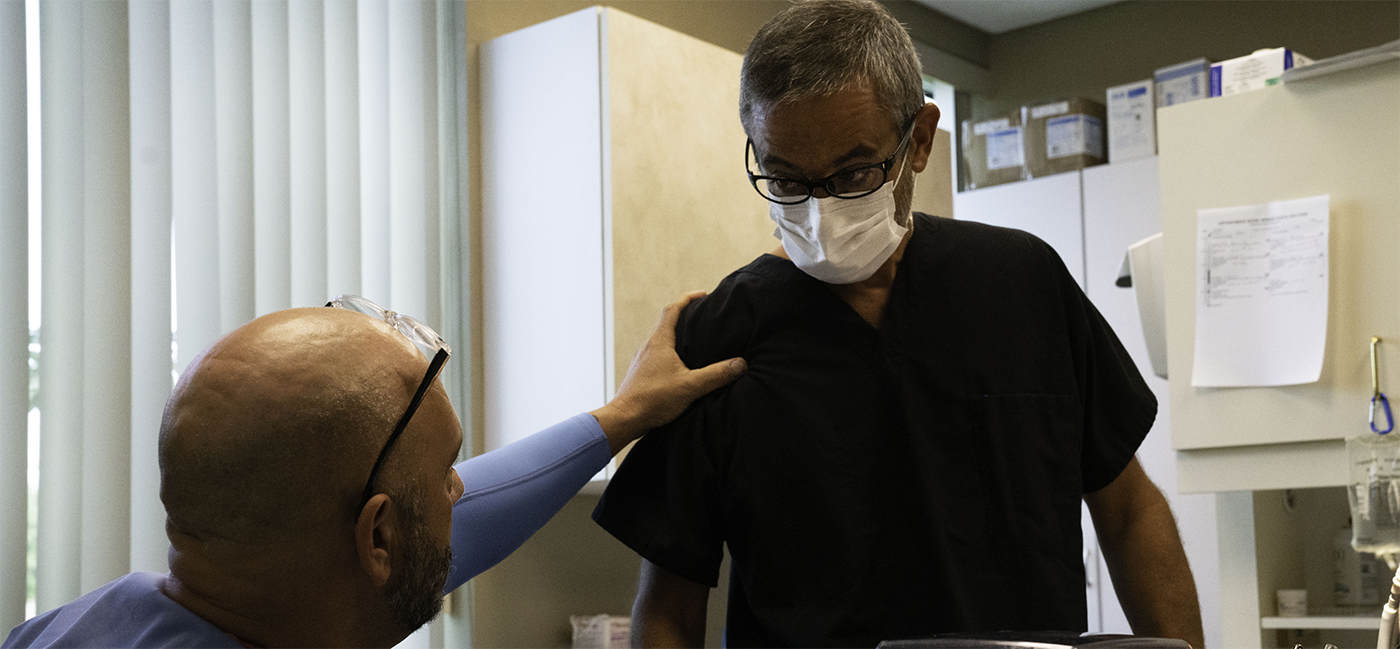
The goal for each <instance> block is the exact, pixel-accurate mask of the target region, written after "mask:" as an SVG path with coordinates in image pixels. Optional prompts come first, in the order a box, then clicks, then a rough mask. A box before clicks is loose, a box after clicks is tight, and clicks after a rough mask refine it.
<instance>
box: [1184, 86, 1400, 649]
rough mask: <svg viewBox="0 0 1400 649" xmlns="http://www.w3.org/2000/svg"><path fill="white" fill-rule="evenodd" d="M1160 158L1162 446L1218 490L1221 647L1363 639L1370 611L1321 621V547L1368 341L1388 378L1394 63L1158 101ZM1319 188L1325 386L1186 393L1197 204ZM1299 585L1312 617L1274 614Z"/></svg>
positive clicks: (1334, 516)
mask: <svg viewBox="0 0 1400 649" xmlns="http://www.w3.org/2000/svg"><path fill="white" fill-rule="evenodd" d="M1316 65H1322V64H1321V63H1319V64H1316ZM1158 149H1159V151H1160V159H1161V180H1162V189H1161V191H1162V220H1163V231H1164V238H1165V246H1166V269H1165V270H1166V297H1167V356H1168V363H1169V367H1170V373H1171V376H1172V382H1171V383H1172V385H1171V404H1172V412H1171V415H1172V437H1173V445H1174V447H1175V448H1176V449H1177V450H1178V454H1177V457H1178V471H1179V475H1180V479H1181V484H1182V486H1183V488H1185V489H1190V490H1194V491H1212V492H1218V496H1217V504H1218V507H1219V525H1220V554H1221V563H1220V565H1221V584H1222V585H1221V589H1222V600H1223V604H1224V608H1223V610H1224V646H1228V647H1259V646H1266V647H1267V646H1275V643H1276V642H1277V638H1276V637H1275V635H1274V633H1275V631H1274V630H1273V629H1299V628H1303V629H1313V630H1319V629H1322V630H1324V631H1323V632H1329V631H1326V630H1335V629H1357V630H1358V631H1356V633H1360V634H1362V635H1363V636H1364V635H1366V634H1367V633H1369V634H1370V635H1369V637H1370V642H1371V643H1374V638H1375V635H1374V632H1373V630H1374V629H1375V628H1376V624H1377V618H1378V617H1379V613H1380V607H1379V606H1375V607H1371V608H1370V609H1369V611H1362V612H1363V613H1368V614H1369V615H1370V616H1371V618H1370V619H1357V618H1346V617H1343V616H1328V615H1326V611H1325V609H1327V608H1329V605H1330V603H1331V599H1332V597H1331V596H1332V592H1331V588H1330V586H1331V583H1330V579H1327V578H1326V577H1327V573H1328V572H1329V569H1330V563H1331V560H1332V557H1331V554H1330V543H1329V542H1328V541H1327V539H1330V538H1331V536H1330V535H1331V534H1334V533H1336V531H1337V530H1338V529H1340V522H1341V521H1344V520H1345V514H1346V506H1345V503H1346V498H1345V495H1344V494H1343V492H1342V490H1341V489H1340V487H1342V486H1344V485H1345V484H1346V482H1347V465H1346V451H1345V444H1344V440H1345V438H1346V437H1349V436H1352V435H1359V434H1370V427H1369V426H1368V423H1367V414H1368V402H1369V400H1370V396H1371V376H1370V362H1369V361H1370V339H1371V336H1380V337H1381V338H1382V339H1384V340H1385V341H1386V342H1384V343H1383V344H1382V345H1381V348H1380V373H1381V377H1380V380H1381V385H1382V387H1383V388H1384V389H1388V390H1392V391H1393V390H1395V388H1394V387H1393V386H1396V385H1400V383H1397V381H1400V301H1397V299H1396V287H1397V286H1400V255H1397V252H1396V251H1397V246H1400V62H1396V61H1394V60H1391V61H1390V62H1387V63H1380V64H1376V65H1371V66H1369V67H1363V68H1359V69H1354V70H1348V71H1342V72H1336V73H1333V74H1327V75H1323V76H1317V77H1313V78H1311V79H1307V80H1303V81H1299V82H1297V83H1289V84H1285V85H1281V86H1274V87H1270V88H1265V89H1263V90H1258V91H1254V92H1250V93H1245V94H1241V95H1235V96H1230V97H1223V98H1215V99H1210V100H1208V101H1199V102H1192V103H1188V104H1182V105H1180V106H1173V107H1170V108H1166V109H1163V110H1161V111H1159V113H1158ZM1320 194H1328V195H1330V197H1331V201H1330V203H1331V227H1330V233H1331V236H1330V251H1329V260H1330V269H1329V273H1328V277H1329V280H1328V285H1329V286H1328V289H1329V307H1328V317H1327V338H1326V354H1325V357H1324V361H1323V366H1322V373H1321V378H1320V379H1319V380H1318V381H1317V382H1316V383H1310V384H1306V385H1295V386H1281V387H1243V388H1195V387H1192V386H1191V382H1190V379H1191V371H1192V362H1193V357H1194V353H1193V352H1194V344H1195V314H1196V299H1195V295H1196V290H1197V285H1196V213H1197V211H1198V210H1200V209H1204V208H1214V207H1230V206H1236V205H1248V204H1255V203H1263V202H1268V201H1275V200H1288V199H1296V198H1304V197H1308V196H1315V195H1320ZM1323 488H1326V489H1323ZM1294 489H1306V491H1299V492H1296V493H1288V492H1287V491H1286V490H1294ZM1314 501H1316V503H1317V504H1316V507H1315V509H1313V510H1312V511H1315V512H1316V513H1312V514H1309V513H1307V512H1309V507H1311V506H1312V504H1313V502H1314ZM1319 536H1320V537H1321V539H1322V540H1320V541H1319V539H1318V537H1319ZM1309 548H1311V550H1310V549H1309ZM1319 563H1320V564H1322V565H1320V566H1319V565H1318V564H1319ZM1317 573H1323V574H1322V575H1320V576H1319V575H1318V574H1317ZM1305 585H1306V586H1307V587H1308V590H1309V598H1308V599H1309V609H1310V611H1318V610H1319V609H1323V613H1324V615H1321V616H1319V615H1316V614H1315V615H1314V616H1312V617H1310V618H1307V619H1302V620H1296V619H1294V620H1289V619H1281V618H1277V617H1274V613H1275V589H1278V588H1301V587H1304V586H1305ZM1311 644H1315V643H1311ZM1338 644H1345V642H1338ZM1286 646H1292V644H1291V642H1290V643H1286Z"/></svg>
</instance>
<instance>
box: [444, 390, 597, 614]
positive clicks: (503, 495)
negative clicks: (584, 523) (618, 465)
mask: <svg viewBox="0 0 1400 649" xmlns="http://www.w3.org/2000/svg"><path fill="white" fill-rule="evenodd" d="M610 459H612V452H611V450H610V449H609V448H608V438H607V437H606V436H604V435H603V429H602V428H600V427H599V426H598V421H597V420H596V419H594V418H593V416H592V415H590V414H587V413H583V414H580V415H576V416H574V417H571V418H569V419H566V420H564V421H562V422H560V423H558V424H555V425H554V426H551V427H549V428H546V429H544V430H542V431H540V432H538V433H535V434H534V435H531V436H529V437H527V438H525V439H522V440H520V441H518V442H515V443H513V444H510V445H508V446H505V447H502V448H499V449H496V450H494V451H490V452H488V453H483V454H481V455H478V456H476V457H474V458H471V459H470V460H467V461H465V462H462V463H460V464H458V465H457V466H456V467H455V468H456V470H457V475H459V476H461V477H462V484H463V485H465V486H466V489H465V490H464V491H463V492H462V498H461V499H460V500H458V501H457V503H456V504H455V505H453V507H452V572H451V574H450V575H448V578H447V586H446V588H444V592H452V591H453V590H456V589H457V587H458V586H461V585H462V584H465V583H466V582H467V580H469V579H471V578H472V577H475V576H477V575H478V574H481V573H482V572H484V571H485V570H486V569H487V568H490V567H491V566H494V565H496V564H497V563H499V562H500V561H501V560H502V559H504V558H506V557H507V556H508V555H510V553H511V552H514V551H515V549H516V548H518V547H520V546H521V544H523V543H525V541H526V540H527V539H529V538H530V537H531V536H532V535H534V533H535V531H536V530H538V529H539V528H541V527H543V526H544V524H545V523H547V522H549V519H550V518H553V517H554V514H555V513H556V512H558V511H559V510H560V509H561V508H563V507H564V505H565V504H567V503H568V502H569V499H570V498H573V497H574V495H575V494H577V493H578V491H579V489H582V488H583V485H585V484H587V483H588V481H589V479H591V478H592V477H593V476H594V475H596V474H597V473H598V472H599V471H601V470H602V469H603V467H605V466H607V464H608V461H609V460H610Z"/></svg>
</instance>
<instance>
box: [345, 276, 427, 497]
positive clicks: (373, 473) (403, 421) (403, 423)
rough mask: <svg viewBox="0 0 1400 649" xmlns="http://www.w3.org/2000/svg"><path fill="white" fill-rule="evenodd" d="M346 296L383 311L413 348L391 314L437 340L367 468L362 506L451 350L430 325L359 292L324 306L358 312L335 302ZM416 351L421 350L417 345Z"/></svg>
mask: <svg viewBox="0 0 1400 649" xmlns="http://www.w3.org/2000/svg"><path fill="white" fill-rule="evenodd" d="M347 298H350V299H355V300H359V301H362V302H366V303H368V304H370V305H372V306H374V307H375V308H377V309H379V310H380V311H383V312H384V313H385V314H386V315H385V316H383V318H382V320H383V321H384V322H386V323H388V324H389V326H391V327H393V328H394V331H398V332H399V334H401V335H403V337H405V338H408V339H409V341H410V342H412V343H414V346H415V347H418V341H415V340H413V338H412V337H410V336H409V335H408V334H405V333H404V332H403V331H402V330H400V329H399V327H398V326H397V325H395V324H394V322H393V321H391V320H390V319H389V317H390V316H398V317H399V318H400V319H401V320H407V321H411V322H412V323H413V324H415V325H418V327H421V328H423V329H426V330H427V331H428V332H429V333H432V334H433V336H435V337H436V338H437V340H438V341H439V342H438V343H437V344H436V347H437V351H436V352H435V353H434V354H433V356H432V359H431V360H429V362H428V371H427V372H426V373H425V374H424V375H423V380H422V381H420V382H419V383H418V389H417V390H416V391H415V392H414V393H413V399H412V400H410V401H409V402H408V409H407V410H405V411H404V413H403V416H401V417H399V422H398V423H397V424H395V426H394V432H393V433H390V434H389V440H388V441H386V442H384V448H383V449H381V450H380V451H379V457H378V458H376V459H375V460H374V468H372V469H370V472H369V479H368V480H366V481H365V490H364V493H363V494H362V496H361V497H360V507H364V506H365V503H367V502H369V499H370V498H372V497H373V496H374V481H375V480H376V479H377V478H378V477H379V470H380V469H381V468H383V467H384V460H386V459H387V458H388V457H389V449H391V448H393V447H394V442H397V441H398V440H399V436H400V435H403V432H404V430H406V429H407V428H408V422H409V420H411V419H413V414H414V413H415V412H418V406H419V405H420V404H422V403H423V397H425V396H427V394H428V388H431V387H432V385H433V381H434V380H435V379H437V375H438V372H440V371H442V366H443V365H444V364H446V363H447V359H448V358H449V357H451V356H452V349H451V348H450V347H448V346H447V343H446V341H444V340H443V339H442V336H440V335H438V333H437V332H436V331H433V329H432V328H431V327H428V326H427V325H424V324H423V323H422V322H419V321H418V320H417V319H415V318H412V317H410V316H406V315H403V314H400V313H395V312H394V311H390V310H388V309H385V308H384V307H381V306H379V305H378V304H375V303H374V302H371V301H369V300H367V299H365V298H362V297H359V296H358V295H348V294H347V295H339V296H336V297H335V298H334V299H332V300H331V301H329V302H327V303H326V306H328V307H333V308H338V309H345V310H346V311H352V312H354V313H362V312H361V311H356V310H355V309H347V308H346V307H343V306H340V305H339V304H337V302H340V301H341V300H345V299H347ZM363 315H367V316H368V315H369V314H368V313H364V314H363ZM370 317H373V316H370ZM415 329H416V328H415ZM425 342H426V341H425ZM419 351H423V350H422V349H421V348H420V349H419ZM425 356H426V354H425Z"/></svg>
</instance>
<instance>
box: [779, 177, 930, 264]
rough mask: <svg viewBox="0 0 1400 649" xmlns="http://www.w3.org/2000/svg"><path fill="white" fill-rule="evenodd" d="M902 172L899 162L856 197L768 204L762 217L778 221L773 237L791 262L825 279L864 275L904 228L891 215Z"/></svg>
mask: <svg viewBox="0 0 1400 649" xmlns="http://www.w3.org/2000/svg"><path fill="white" fill-rule="evenodd" d="M907 160H908V159H907V157H906V162H907ZM903 174H904V165H903V164H900V166H899V174H898V175H896V176H895V180H893V181H891V182H887V183H885V184H884V185H882V186H881V187H880V189H878V190H876V191H875V193H873V194H870V195H869V196H862V197H860V198H836V197H835V196H828V197H826V198H816V197H812V198H809V199H807V201H806V202H803V203H798V204H796V205H782V204H779V203H769V204H768V217H769V218H771V219H773V222H774V223H776V224H778V227H777V228H775V229H774V230H773V236H774V237H777V238H778V239H779V240H780V241H782V242H783V250H784V251H786V252H787V254H788V257H790V258H792V263H794V264H796V265H797V267H798V268H800V269H802V271H803V272H805V273H807V274H808V275H811V276H812V277H815V278H817V279H819V280H821V281H823V282H826V283H827V284H854V283H856V282H860V281H864V280H867V279H870V277H871V276H872V275H874V274H875V271H877V270H879V269H880V266H881V265H882V264H884V263H885V260H887V259H889V258H890V255H892V254H894V251H895V248H898V247H899V242H900V241H901V240H902V239H903V238H904V235H905V233H907V232H908V231H909V229H908V228H906V227H904V226H901V225H899V224H898V223H895V219H894V216H895V204H894V190H895V187H896V186H897V185H898V184H899V177H900V176H901V175H903Z"/></svg>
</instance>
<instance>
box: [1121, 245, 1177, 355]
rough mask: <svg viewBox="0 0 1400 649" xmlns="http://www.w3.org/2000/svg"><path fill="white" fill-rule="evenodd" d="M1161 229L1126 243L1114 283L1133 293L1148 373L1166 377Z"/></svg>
mask: <svg viewBox="0 0 1400 649" xmlns="http://www.w3.org/2000/svg"><path fill="white" fill-rule="evenodd" d="M1165 257H1166V254H1165V252H1164V251H1163V249H1162V233H1161V232H1158V233H1157V234H1154V235H1152V236H1150V237H1148V238H1146V239H1143V240H1142V241H1139V242H1137V243H1135V244H1133V245H1131V246H1128V253H1127V254H1126V255H1124V257H1123V266H1122V268H1120V269H1119V270H1118V281H1117V284H1118V286H1122V287H1125V288H1126V287H1132V289H1133V293H1135V294H1136V295H1137V306H1138V317H1139V319H1140V320H1141V321H1142V337H1143V339H1144V340H1146V341H1147V357H1148V358H1149V359H1150V360H1151V361H1152V373H1153V374H1156V375H1157V376H1160V377H1162V378H1164V379H1165V378H1167V306H1166V303H1167V298H1166V290H1165V289H1164V288H1163V283H1162V282H1163V272H1162V262H1163V260H1164V258H1165Z"/></svg>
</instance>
